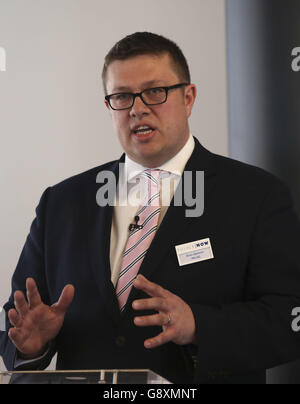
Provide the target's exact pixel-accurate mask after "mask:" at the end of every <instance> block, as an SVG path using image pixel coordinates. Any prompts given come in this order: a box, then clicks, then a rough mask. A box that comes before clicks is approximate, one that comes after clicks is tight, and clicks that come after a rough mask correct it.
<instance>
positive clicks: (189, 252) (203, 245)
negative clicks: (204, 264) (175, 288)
mask: <svg viewBox="0 0 300 404" xmlns="http://www.w3.org/2000/svg"><path fill="white" fill-rule="evenodd" d="M175 249H176V254H177V259H178V263H179V266H183V265H188V264H194V263H196V262H200V261H205V260H210V259H212V258H214V254H213V251H212V248H211V244H210V239H209V238H205V239H203V240H198V241H192V242H191V243H185V244H180V245H177V246H175Z"/></svg>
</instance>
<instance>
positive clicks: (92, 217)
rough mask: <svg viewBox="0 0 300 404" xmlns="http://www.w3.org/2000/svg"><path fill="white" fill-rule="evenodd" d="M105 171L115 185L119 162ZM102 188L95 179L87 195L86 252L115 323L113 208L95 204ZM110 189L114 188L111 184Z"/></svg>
mask: <svg viewBox="0 0 300 404" xmlns="http://www.w3.org/2000/svg"><path fill="white" fill-rule="evenodd" d="M120 161H121V160H120ZM107 170H108V171H111V172H112V173H113V174H114V175H115V178H116V183H117V181H118V177H119V161H117V162H115V163H114V164H113V165H112V166H111V167H110V168H108V169H107ZM102 186H105V184H102V185H101V184H97V183H96V177H95V185H94V188H92V189H93V190H94V191H93V192H91V194H90V195H89V203H88V210H89V219H88V250H89V257H90V263H91V267H92V271H93V274H94V277H95V281H96V284H97V286H98V288H99V290H100V296H101V297H102V299H103V304H104V305H105V306H106V309H107V311H108V312H109V314H110V316H111V318H112V319H113V320H114V321H116V322H117V321H118V318H119V317H120V312H119V306H118V301H117V297H116V294H115V288H114V286H113V284H112V282H111V268H110V234H111V224H112V214H113V206H109V205H106V206H104V207H100V206H99V205H98V204H97V202H96V194H97V192H98V191H99V190H100V189H101V187H102ZM112 188H114V184H113V183H112ZM110 192H111V195H115V189H110ZM106 196H107V194H106Z"/></svg>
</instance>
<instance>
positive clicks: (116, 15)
mask: <svg viewBox="0 0 300 404" xmlns="http://www.w3.org/2000/svg"><path fill="white" fill-rule="evenodd" d="M145 30H148V31H153V32H156V33H159V34H163V35H166V36H167V37H170V38H171V39H173V40H174V41H175V42H177V43H178V45H179V46H180V47H181V48H182V50H183V52H184V53H185V55H186V57H187V59H188V62H189V64H190V69H191V74H192V81H193V82H194V83H195V84H196V85H197V87H198V99H197V102H196V104H195V107H194V111H193V116H192V118H191V130H192V133H193V134H194V135H195V136H197V137H198V139H199V140H200V141H201V142H202V144H203V145H204V146H206V147H207V148H209V149H210V150H212V151H214V152H216V153H219V154H223V155H227V153H228V145H227V144H228V140H227V108H226V97H227V95H226V49H225V5H224V0H187V1H182V0H152V1H148V0H127V1H124V0H114V1H112V2H107V1H104V0H0V47H3V48H5V50H6V57H7V66H6V67H7V70H6V72H0V141H1V144H0V192H1V198H0V203H1V209H0V306H2V305H3V304H4V303H5V301H6V300H7V298H8V296H9V294H10V278H11V275H12V273H13V271H14V269H15V266H16V263H17V260H18V258H19V255H20V253H21V249H22V247H23V244H24V242H25V238H26V236H27V233H28V231H29V227H30V224H31V222H32V220H33V218H34V213H35V212H34V209H35V207H36V205H37V203H38V201H39V198H40V196H41V194H42V192H43V190H44V189H45V188H46V187H47V186H49V185H53V184H55V183H57V182H59V181H61V180H63V179H64V178H67V177H69V176H71V175H74V174H76V173H79V172H82V171H85V170H87V169H89V168H91V167H94V166H97V165H100V164H102V163H104V162H106V161H108V160H112V159H116V158H118V157H119V156H120V154H121V152H122V150H121V147H120V145H119V143H118V141H117V139H116V136H115V135H114V133H113V131H112V128H111V123H110V118H109V115H108V112H107V110H106V108H105V107H104V103H103V93H102V87H101V78H100V75H101V70H102V63H103V58H104V56H105V55H106V53H107V52H108V50H109V49H110V48H111V47H112V46H113V44H114V43H115V42H116V41H117V40H119V39H121V38H122V37H123V36H125V35H127V34H130V33H132V32H135V31H145ZM0 369H3V364H2V362H1V359H0Z"/></svg>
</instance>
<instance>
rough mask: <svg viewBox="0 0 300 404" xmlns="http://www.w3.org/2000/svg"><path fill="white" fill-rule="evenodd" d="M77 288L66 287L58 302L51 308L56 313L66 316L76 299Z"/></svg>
mask: <svg viewBox="0 0 300 404" xmlns="http://www.w3.org/2000/svg"><path fill="white" fill-rule="evenodd" d="M74 293H75V288H74V286H73V285H66V286H65V287H64V288H63V291H62V292H61V295H60V297H59V299H58V302H56V303H54V304H53V305H52V306H51V307H52V308H53V309H54V310H55V312H60V314H65V312H66V311H67V310H68V308H69V306H70V304H71V303H72V300H73V298H74Z"/></svg>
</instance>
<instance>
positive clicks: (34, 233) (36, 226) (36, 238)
mask: <svg viewBox="0 0 300 404" xmlns="http://www.w3.org/2000/svg"><path fill="white" fill-rule="evenodd" d="M49 192H50V188H47V189H46V190H45V192H44V193H43V195H42V197H41V200H40V203H39V205H38V207H37V209H36V218H35V219H34V221H33V223H32V225H31V228H30V233H29V235H28V237H27V239H26V242H25V245H24V247H23V250H22V253H21V256H20V258H19V261H18V264H17V267H16V270H15V272H14V274H13V277H12V292H11V295H10V298H9V300H8V302H7V303H6V304H5V305H4V307H3V309H4V311H5V313H6V327H5V328H6V329H5V330H4V331H0V354H1V356H2V357H3V360H4V363H5V366H6V367H7V369H8V370H13V369H14V368H15V358H16V348H15V346H14V344H13V343H12V342H11V340H10V339H9V337H8V331H9V329H10V328H11V327H12V325H11V324H10V322H9V319H8V316H7V313H8V311H9V310H10V309H11V308H14V297H13V296H14V292H15V291H16V290H21V291H22V292H23V293H24V294H25V296H26V286H25V284H26V279H27V278H28V277H32V278H34V279H35V281H36V283H37V285H38V289H39V292H40V295H41V298H42V301H43V302H44V303H45V304H50V299H49V293H48V289H47V283H46V279H45V261H44V230H45V226H46V224H47V223H46V208H47V201H48V197H49ZM54 346H55V343H54V342H53V344H52V345H51V349H49V352H48V354H47V355H45V356H44V357H43V358H42V360H39V361H37V362H36V363H31V367H30V369H31V370H33V368H35V369H45V368H46V367H47V366H48V365H49V363H50V361H51V359H52V357H53V355H54V354H55V350H54V349H53V347H54ZM19 369H22V366H21V367H18V370H19ZM27 369H28V366H27Z"/></svg>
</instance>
